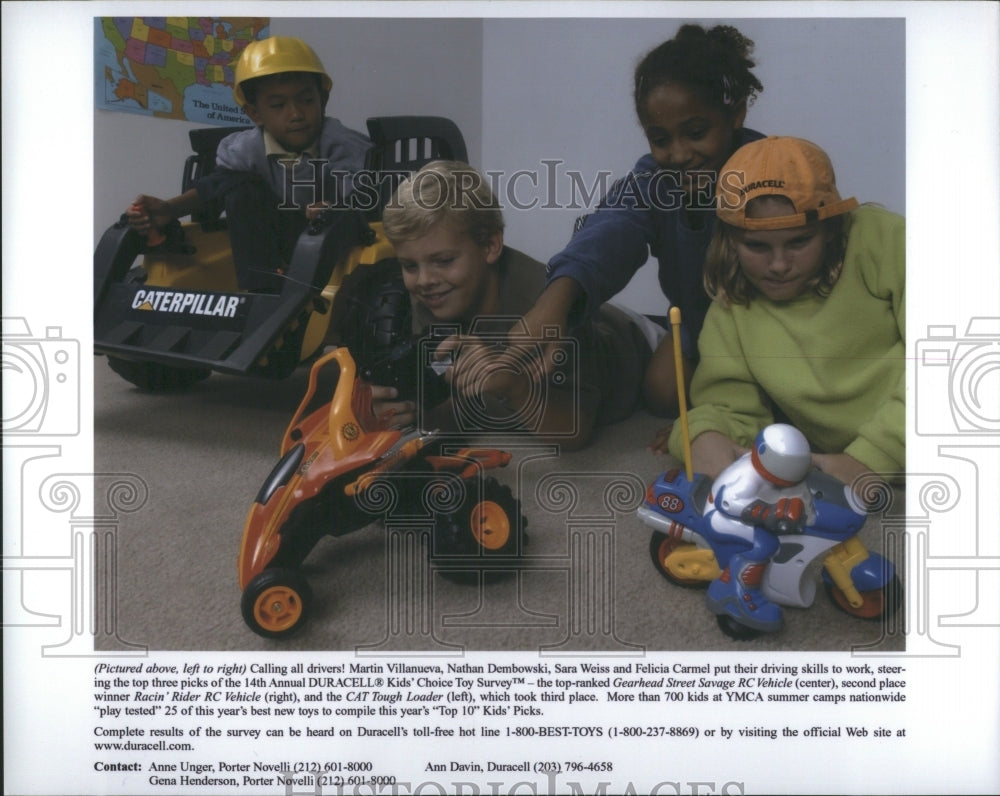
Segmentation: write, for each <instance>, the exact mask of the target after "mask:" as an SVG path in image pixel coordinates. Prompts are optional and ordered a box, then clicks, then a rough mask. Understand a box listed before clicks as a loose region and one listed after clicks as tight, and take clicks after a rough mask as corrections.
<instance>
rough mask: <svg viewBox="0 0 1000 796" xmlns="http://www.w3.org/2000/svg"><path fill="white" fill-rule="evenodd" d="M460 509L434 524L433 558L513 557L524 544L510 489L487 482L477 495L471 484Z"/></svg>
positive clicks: (520, 519) (516, 504)
mask: <svg viewBox="0 0 1000 796" xmlns="http://www.w3.org/2000/svg"><path fill="white" fill-rule="evenodd" d="M467 488H468V494H467V495H466V497H465V499H464V500H463V501H462V505H461V506H459V507H458V508H457V509H456V510H455V511H453V512H450V513H448V514H439V515H438V516H437V518H436V520H435V524H434V550H433V555H434V557H435V558H438V559H442V560H448V559H453V558H475V557H480V556H487V557H512V556H518V555H520V553H521V551H522V548H523V547H524V545H525V544H526V542H527V534H526V533H525V532H524V526H525V525H526V524H527V523H526V521H525V519H524V517H523V516H522V515H521V504H520V502H519V501H518V500H517V499H516V498H515V497H514V495H513V493H512V492H511V490H510V487H508V486H505V485H503V484H501V483H500V482H499V481H497V480H496V479H495V478H487V479H486V480H485V481H484V482H483V485H482V492H481V493H480V491H479V488H478V485H477V484H476V483H475V482H474V481H473V482H469V483H467Z"/></svg>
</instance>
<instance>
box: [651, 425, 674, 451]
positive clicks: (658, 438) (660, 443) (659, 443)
mask: <svg viewBox="0 0 1000 796" xmlns="http://www.w3.org/2000/svg"><path fill="white" fill-rule="evenodd" d="M673 428H674V424H673V423H671V424H670V425H669V426H664V427H663V428H661V429H659V430H658V431H657V432H656V434H655V435H654V436H653V440H652V442H650V443H649V449H650V450H651V451H652V452H653V453H670V448H669V446H668V443H669V442H670V432H671V431H673Z"/></svg>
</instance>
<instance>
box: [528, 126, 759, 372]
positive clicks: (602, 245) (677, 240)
mask: <svg viewBox="0 0 1000 796" xmlns="http://www.w3.org/2000/svg"><path fill="white" fill-rule="evenodd" d="M763 137H764V136H763V135H762V134H761V133H758V132H756V131H754V130H748V129H746V128H741V129H740V130H739V131H738V133H737V147H739V146H743V144H746V143H748V142H750V141H756V140H757V139H759V138H763ZM684 197H685V192H684V189H683V187H682V186H680V185H678V184H677V179H676V174H675V173H673V172H668V171H664V170H662V169H660V168H659V167H658V166H657V165H656V162H655V161H654V160H653V157H652V155H643V156H642V157H641V158H639V161H638V162H637V163H636V164H635V166H634V167H633V169H632V171H630V172H629V173H628V174H627V175H626V176H625V177H623V178H621V179H620V180H618V181H617V182H615V184H614V185H613V186H612V187H611V190H609V191H608V194H607V195H606V196H605V197H604V198H603V199H602V200H601V203H600V204H599V205H598V207H597V209H596V210H595V211H594V212H593V213H590V214H589V215H587V216H584V217H583V218H582V219H581V220H580V222H578V223H577V227H576V230H575V231H574V233H573V237H572V238H571V239H570V242H569V244H568V245H567V246H566V248H565V249H563V250H562V251H561V252H560V253H559V254H557V255H556V256H555V257H553V258H552V259H551V260H550V261H549V264H548V268H547V272H546V276H547V279H548V281H549V282H551V281H552V280H553V279H556V278H558V277H563V276H568V277H570V278H572V279H574V280H575V281H576V282H578V283H579V284H580V286H581V287H582V288H583V292H584V296H585V302H584V304H583V306H581V307H576V308H574V312H573V314H572V317H571V318H570V324H571V325H572V324H574V323H575V322H577V321H579V320H581V319H585V318H586V319H589V318H592V317H593V316H594V314H595V313H596V312H597V308H598V307H600V306H601V304H602V303H604V302H605V301H608V300H609V299H611V298H613V297H614V296H615V295H616V294H617V293H619V292H620V291H621V290H623V289H624V288H625V286H626V285H627V284H628V283H629V281H630V280H631V279H632V277H633V276H634V275H635V272H636V271H638V270H639V268H641V267H642V265H643V264H644V263H645V262H646V261H647V260H648V259H649V257H650V255H652V256H653V257H655V258H656V259H657V261H658V263H659V281H660V288H661V290H662V291H663V294H664V295H665V296H666V297H667V299H668V300H669V301H670V304H671V306H677V307H680V310H681V315H682V318H683V322H684V327H685V334H684V335H683V337H682V340H683V342H684V353H685V355H686V356H688V357H689V358H691V359H692V360H695V359H697V351H696V347H695V345H694V342H695V341H696V340H697V339H698V333H699V332H700V331H701V326H702V323H703V322H704V320H705V313H706V312H708V306H709V304H710V299H709V298H708V295H707V294H706V293H705V288H704V287H703V285H702V273H703V270H704V261H705V252H706V250H707V249H708V244H709V241H710V240H711V239H712V229H713V227H714V225H715V203H714V197H715V182H714V175H711V174H708V173H706V174H705V175H704V180H703V181H702V182H696V196H695V199H696V205H697V207H696V208H695V209H693V210H691V211H690V212H686V211H685V209H684ZM692 221H693V222H694V223H692ZM666 312H667V305H666V303H664V315H665V314H666Z"/></svg>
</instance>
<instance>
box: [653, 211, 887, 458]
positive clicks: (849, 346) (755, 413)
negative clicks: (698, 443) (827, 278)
mask: <svg viewBox="0 0 1000 796" xmlns="http://www.w3.org/2000/svg"><path fill="white" fill-rule="evenodd" d="M905 231H906V230H905V221H904V219H903V218H902V217H901V216H898V215H896V214H894V213H890V212H888V211H887V210H883V209H881V208H878V207H874V206H862V207H859V208H858V209H856V210H854V211H853V212H852V213H851V224H850V228H849V236H848V244H847V252H846V254H845V257H844V269H843V272H842V273H841V276H840V279H839V280H838V281H837V284H836V285H835V286H834V288H833V291H832V292H831V293H830V295H829V296H827V297H826V298H822V297H820V296H817V295H816V294H815V293H812V292H810V293H808V294H806V295H804V296H800V297H799V298H797V299H795V300H793V301H789V302H782V303H775V302H772V301H770V300H769V299H766V298H763V297H760V296H758V297H755V298H753V299H752V300H751V302H750V306H749V307H744V306H731V307H723V306H722V305H720V304H719V303H717V302H716V303H713V305H712V307H711V308H710V309H709V312H708V316H707V317H706V319H705V326H704V328H703V329H702V332H701V335H700V336H699V338H698V348H699V350H700V352H701V361H700V363H699V365H698V368H697V370H696V371H695V374H694V380H693V382H692V385H691V403H692V405H693V407H694V408H693V409H692V410H691V412H689V414H688V417H689V421H690V430H691V439H694V438H695V437H697V436H698V435H699V434H701V433H702V432H705V431H719V432H722V433H723V434H725V435H726V436H727V437H729V438H730V439H732V440H734V441H735V442H737V443H739V444H740V445H743V446H746V447H749V446H750V445H751V443H752V442H753V439H754V437H755V436H756V435H757V432H758V431H760V430H761V429H762V428H763V427H764V426H766V425H768V424H769V423H772V422H774V415H773V412H772V405H771V401H773V403H774V405H775V406H777V407H778V408H780V409H781V411H782V412H784V414H785V415H786V416H787V418H788V419H789V422H791V423H792V424H793V425H795V426H796V427H798V428H799V429H800V430H801V431H802V432H803V433H804V434H805V435H806V437H807V438H808V440H809V442H810V444H811V445H812V446H813V450H814V451H815V452H817V453H841V452H844V453H848V454H850V455H851V456H853V457H854V458H855V459H857V460H858V461H860V462H861V463H862V464H864V465H866V466H867V467H869V468H871V469H872V470H874V471H876V472H883V473H901V472H903V471H904V469H905V464H906V408H905V388H906V384H905V379H906V358H905V357H906V342H905V333H906V315H905V306H906V305H905V287H906V241H905V238H906V235H905ZM769 398H770V401H769V400H768V399H769ZM670 451H671V453H673V454H674V455H675V456H678V457H680V456H681V455H682V441H681V433H680V425H679V424H676V425H675V426H674V430H673V433H672V434H671V437H670Z"/></svg>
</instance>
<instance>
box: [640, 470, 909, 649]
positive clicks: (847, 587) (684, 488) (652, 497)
mask: <svg viewBox="0 0 1000 796" xmlns="http://www.w3.org/2000/svg"><path fill="white" fill-rule="evenodd" d="M806 484H807V486H808V487H809V490H810V492H811V493H812V495H813V501H814V505H815V519H814V521H813V522H812V523H811V524H809V525H806V526H805V527H803V528H802V529H801V530H800V531H797V532H790V533H778V534H777V538H778V542H779V545H780V546H779V548H778V551H777V552H776V553H775V554H774V555H773V557H772V558H771V560H770V561H769V563H768V564H767V567H766V571H765V573H764V577H763V580H762V583H761V589H762V591H763V592H764V594H765V595H766V596H767V598H768V599H770V600H771V601H772V602H774V603H776V604H778V605H782V606H793V607H799V608H807V607H809V606H810V605H812V603H813V601H814V600H815V596H816V584H817V578H816V570H817V568H819V567H820V566H822V581H823V584H824V586H825V588H826V591H827V593H828V595H829V596H830V598H831V599H832V600H833V602H834V603H835V604H836V605H837V606H838V607H839V608H841V609H842V610H844V611H845V612H847V613H848V614H851V615H852V616H858V617H862V618H865V619H878V618H880V617H882V616H883V615H887V614H889V613H892V612H893V611H895V610H896V609H897V608H898V606H899V603H900V596H901V592H902V589H901V586H900V583H899V579H898V577H897V576H896V573H895V567H894V566H893V564H892V563H891V562H890V561H888V560H886V559H885V558H884V557H883V556H881V555H879V554H878V553H875V552H872V551H869V550H868V549H867V548H866V547H865V546H864V544H863V543H862V542H861V540H860V539H859V538H858V533H859V532H860V531H861V528H862V526H863V525H864V523H865V519H866V517H867V515H866V513H865V512H864V511H863V510H862V509H861V508H860V506H859V505H858V501H857V500H856V499H855V498H854V497H853V496H852V495H851V492H850V490H849V488H848V487H846V486H845V485H844V484H842V483H841V482H840V481H838V480H836V479H834V478H832V477H830V476H828V475H826V474H824V473H822V472H821V471H819V470H816V469H813V470H812V471H811V472H810V473H809V475H808V476H807V478H806ZM711 489H712V479H711V478H709V477H708V476H705V475H701V474H696V475H694V477H693V479H691V480H688V478H687V476H686V474H685V473H684V471H683V470H680V469H675V470H669V471H667V472H666V473H664V474H663V475H662V476H660V477H659V478H658V479H657V480H656V481H655V482H653V483H652V484H651V485H650V487H649V489H648V490H647V493H646V499H645V501H644V503H643V505H641V506H640V507H639V509H638V512H637V514H638V517H639V519H640V520H641V521H642V522H643V523H644V524H645V525H648V526H650V527H651V528H652V529H653V534H652V537H651V539H650V547H649V549H650V555H651V557H652V559H653V564H654V566H655V567H656V568H657V570H658V571H659V572H660V573H661V574H662V575H663V576H664V577H666V578H667V579H668V580H670V581H672V582H674V583H676V584H679V585H683V586H697V585H707V584H708V583H710V582H711V581H713V580H715V579H716V578H718V577H719V576H720V574H721V572H722V570H723V569H724V568H725V567H726V565H727V563H728V562H729V560H730V559H731V558H732V557H733V556H734V555H740V554H742V553H745V552H746V550H747V548H748V546H749V545H748V544H747V543H746V542H742V541H741V540H739V539H736V538H734V537H732V536H723V535H720V534H718V533H716V532H715V531H713V529H712V526H711V523H710V521H709V519H708V514H709V513H710V511H711V501H712V495H711ZM718 619H719V625H720V627H721V628H722V630H723V631H724V632H725V633H726V634H727V635H730V636H733V637H734V638H752V637H754V636H756V635H758V631H756V630H754V629H752V628H750V627H747V626H745V625H741V624H740V623H739V622H738V621H735V620H733V618H732V617H730V616H728V615H725V616H723V615H720V616H719V617H718Z"/></svg>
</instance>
